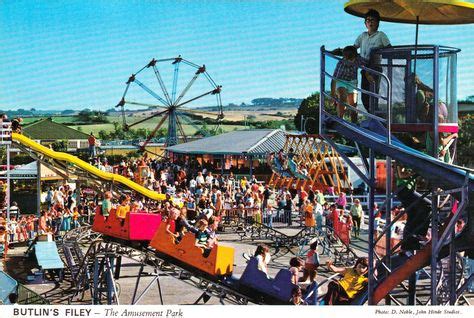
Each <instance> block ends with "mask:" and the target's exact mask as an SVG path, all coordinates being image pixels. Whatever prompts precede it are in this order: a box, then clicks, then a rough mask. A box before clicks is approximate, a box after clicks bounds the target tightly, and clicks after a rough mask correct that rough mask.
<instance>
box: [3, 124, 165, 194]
mask: <svg viewBox="0 0 474 318" xmlns="http://www.w3.org/2000/svg"><path fill="white" fill-rule="evenodd" d="M12 139H13V141H15V142H18V143H20V144H22V145H23V146H25V147H27V148H29V149H31V150H33V151H35V152H38V153H41V154H43V155H45V156H47V157H49V158H52V159H56V160H61V161H66V162H68V163H70V164H73V165H75V166H77V167H78V168H80V169H82V170H85V171H87V172H89V173H91V174H93V175H95V176H96V177H98V178H100V179H102V180H106V181H111V182H118V183H121V184H122V185H124V186H126V187H127V188H129V189H131V190H134V191H136V192H138V193H140V194H142V195H144V196H146V197H148V198H150V199H153V200H156V201H163V200H165V199H166V196H165V195H164V194H161V193H156V192H155V191H152V190H149V189H147V188H145V187H143V186H141V185H139V184H138V183H136V182H133V181H131V180H130V179H127V178H126V177H124V176H121V175H118V174H115V173H110V172H105V171H102V170H100V169H98V168H96V167H94V166H93V165H91V164H88V163H87V162H85V161H83V160H81V159H79V158H77V157H75V156H73V155H70V154H67V153H64V152H57V151H54V150H52V149H49V148H47V147H45V146H43V145H40V144H39V143H37V142H35V141H33V140H31V139H30V138H28V137H25V136H23V135H21V134H17V133H12Z"/></svg>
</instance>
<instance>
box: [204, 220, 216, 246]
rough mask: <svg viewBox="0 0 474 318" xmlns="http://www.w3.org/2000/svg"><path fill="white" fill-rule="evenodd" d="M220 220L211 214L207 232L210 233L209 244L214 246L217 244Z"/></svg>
mask: <svg viewBox="0 0 474 318" xmlns="http://www.w3.org/2000/svg"><path fill="white" fill-rule="evenodd" d="M217 225H218V221H217V219H216V218H215V217H213V216H211V217H210V218H209V221H208V226H207V233H208V234H209V239H208V240H207V246H208V247H209V248H213V247H214V245H216V244H217V235H216V230H217Z"/></svg>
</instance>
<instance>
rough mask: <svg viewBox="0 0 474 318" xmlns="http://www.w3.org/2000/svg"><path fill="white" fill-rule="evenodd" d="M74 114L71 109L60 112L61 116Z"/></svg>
mask: <svg viewBox="0 0 474 318" xmlns="http://www.w3.org/2000/svg"><path fill="white" fill-rule="evenodd" d="M75 113H76V111H75V110H72V109H66V110H63V111H62V112H61V115H74V114H75Z"/></svg>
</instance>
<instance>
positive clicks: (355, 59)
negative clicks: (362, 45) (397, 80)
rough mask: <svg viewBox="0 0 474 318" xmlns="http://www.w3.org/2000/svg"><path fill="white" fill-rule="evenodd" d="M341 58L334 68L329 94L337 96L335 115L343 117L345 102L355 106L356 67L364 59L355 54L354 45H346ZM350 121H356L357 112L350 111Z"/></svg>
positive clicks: (362, 62)
mask: <svg viewBox="0 0 474 318" xmlns="http://www.w3.org/2000/svg"><path fill="white" fill-rule="evenodd" d="M342 54H343V58H342V60H340V61H339V62H338V63H337V65H336V69H335V70H334V74H333V76H334V78H333V79H332V81H331V96H332V97H337V98H338V99H339V101H341V103H336V104H337V106H336V107H337V108H336V110H337V115H338V116H339V117H341V118H344V113H345V111H346V106H344V104H343V103H346V104H348V105H350V106H352V107H357V85H358V83H357V69H358V67H359V66H360V65H362V64H364V59H363V58H361V57H360V56H359V55H358V54H357V49H356V47H355V46H352V45H349V46H346V47H345V48H344V49H343V51H342ZM351 121H352V122H357V112H355V111H351Z"/></svg>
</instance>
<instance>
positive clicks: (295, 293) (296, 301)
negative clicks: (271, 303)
mask: <svg viewBox="0 0 474 318" xmlns="http://www.w3.org/2000/svg"><path fill="white" fill-rule="evenodd" d="M302 296H303V293H302V292H301V288H300V286H295V287H293V289H292V291H291V300H290V304H292V305H295V306H300V305H307V304H308V303H307V302H306V301H305V300H304V299H303V297H302Z"/></svg>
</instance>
